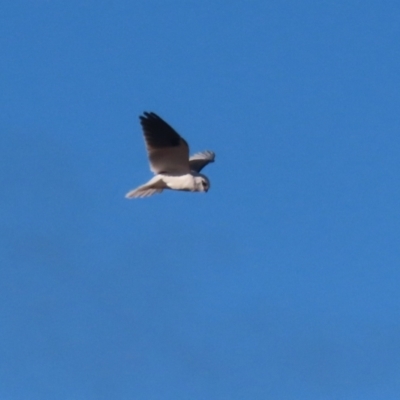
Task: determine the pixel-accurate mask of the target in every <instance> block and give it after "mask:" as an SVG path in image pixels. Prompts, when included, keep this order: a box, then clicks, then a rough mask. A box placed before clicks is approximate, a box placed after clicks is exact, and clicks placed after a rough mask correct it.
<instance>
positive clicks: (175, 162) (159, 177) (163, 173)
mask: <svg viewBox="0 0 400 400" xmlns="http://www.w3.org/2000/svg"><path fill="white" fill-rule="evenodd" d="M139 118H140V123H141V125H142V129H143V135H144V140H145V142H146V148H147V155H148V157H149V161H150V169H151V171H153V172H154V174H155V176H154V177H153V178H152V179H150V180H149V181H148V182H147V183H145V184H144V185H141V186H139V187H138V188H136V189H133V190H131V191H130V192H128V193H127V194H126V196H125V197H126V198H127V199H132V198H136V197H148V196H152V195H153V194H156V193H161V192H162V191H163V190H164V189H172V190H183V191H189V192H207V191H208V189H209V188H210V180H209V179H208V178H207V177H206V176H205V175H203V174H201V173H200V171H201V170H202V169H203V168H204V167H205V166H206V165H207V164H209V163H211V162H214V159H215V154H214V152H212V151H208V150H207V151H203V152H201V153H196V154H195V155H193V156H191V157H189V146H188V144H187V142H186V140H185V139H183V138H182V137H181V136H180V135H179V134H178V133H177V132H176V131H175V130H174V129H173V128H172V127H171V126H169V125H168V124H167V123H166V122H165V121H164V120H163V119H161V118H160V117H159V116H158V115H157V114H155V113H153V112H150V113H148V112H144V113H143V115H141V116H140V117H139Z"/></svg>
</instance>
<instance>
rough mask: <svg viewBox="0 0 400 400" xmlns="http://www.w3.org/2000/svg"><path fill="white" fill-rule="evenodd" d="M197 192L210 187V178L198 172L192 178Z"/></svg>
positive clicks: (205, 190) (206, 190)
mask: <svg viewBox="0 0 400 400" xmlns="http://www.w3.org/2000/svg"><path fill="white" fill-rule="evenodd" d="M194 180H195V187H196V191H197V192H208V189H210V180H209V179H208V178H207V177H206V176H205V175H203V174H198V175H197V176H195V178H194Z"/></svg>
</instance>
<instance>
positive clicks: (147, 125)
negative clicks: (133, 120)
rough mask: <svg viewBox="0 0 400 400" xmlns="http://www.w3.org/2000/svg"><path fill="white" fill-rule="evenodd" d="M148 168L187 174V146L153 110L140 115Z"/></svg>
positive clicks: (167, 172) (156, 172) (166, 172)
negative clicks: (148, 163)
mask: <svg viewBox="0 0 400 400" xmlns="http://www.w3.org/2000/svg"><path fill="white" fill-rule="evenodd" d="M139 118H140V123H141V125H142V128H143V134H144V139H145V142H146V148H147V153H148V157H149V161H150V169H151V170H152V171H153V172H154V173H155V174H160V173H165V174H179V175H180V174H187V173H189V172H190V167H189V146H188V144H187V143H186V141H185V139H183V138H182V137H181V136H179V134H178V133H177V132H176V131H175V130H174V129H173V128H172V127H171V126H169V125H168V124H167V123H166V122H165V121H164V120H163V119H161V118H160V117H159V116H158V115H157V114H155V113H153V112H150V113H148V112H145V113H143V115H141V116H140V117H139Z"/></svg>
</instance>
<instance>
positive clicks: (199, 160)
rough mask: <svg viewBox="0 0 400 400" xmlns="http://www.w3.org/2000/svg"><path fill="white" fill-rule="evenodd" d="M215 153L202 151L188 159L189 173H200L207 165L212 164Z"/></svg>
mask: <svg viewBox="0 0 400 400" xmlns="http://www.w3.org/2000/svg"><path fill="white" fill-rule="evenodd" d="M214 160H215V153H214V152H213V151H209V150H206V151H202V152H201V153H196V154H194V155H193V156H192V157H190V159H189V165H190V170H191V171H196V172H200V171H201V170H202V169H203V168H204V167H205V166H206V165H207V164H209V163H212V162H214Z"/></svg>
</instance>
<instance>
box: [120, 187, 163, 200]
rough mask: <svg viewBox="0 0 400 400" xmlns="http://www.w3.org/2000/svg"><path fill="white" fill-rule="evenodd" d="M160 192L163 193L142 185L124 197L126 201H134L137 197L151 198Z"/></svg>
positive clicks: (160, 190)
mask: <svg viewBox="0 0 400 400" xmlns="http://www.w3.org/2000/svg"><path fill="white" fill-rule="evenodd" d="M162 191H163V189H154V188H149V187H146V185H143V186H139V187H138V188H136V189H133V190H131V191H130V192H128V193H127V194H126V195H125V197H126V198H127V199H135V198H138V197H149V196H153V194H156V193H161V192H162Z"/></svg>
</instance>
